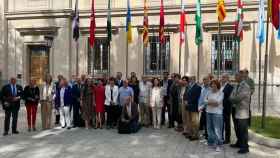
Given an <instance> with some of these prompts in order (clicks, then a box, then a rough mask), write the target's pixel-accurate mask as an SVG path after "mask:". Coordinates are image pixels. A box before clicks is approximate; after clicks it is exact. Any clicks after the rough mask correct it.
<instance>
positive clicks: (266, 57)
mask: <svg viewBox="0 0 280 158" xmlns="http://www.w3.org/2000/svg"><path fill="white" fill-rule="evenodd" d="M267 8H268V7H267ZM266 28H267V31H266V45H265V56H264V80H263V109H262V128H263V129H264V128H265V116H266V89H267V87H266V86H267V67H268V34H269V11H268V9H267V23H266Z"/></svg>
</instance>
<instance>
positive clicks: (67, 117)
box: [59, 106, 71, 127]
mask: <svg viewBox="0 0 280 158" xmlns="http://www.w3.org/2000/svg"><path fill="white" fill-rule="evenodd" d="M59 113H60V125H61V127H71V114H70V107H69V106H63V107H60V109H59Z"/></svg>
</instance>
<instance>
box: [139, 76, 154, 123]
mask: <svg viewBox="0 0 280 158" xmlns="http://www.w3.org/2000/svg"><path fill="white" fill-rule="evenodd" d="M139 89H140V93H139V108H140V118H141V120H140V123H141V124H142V125H144V126H149V125H150V124H151V122H150V109H149V102H150V92H151V85H150V84H149V83H148V81H147V78H146V77H145V76H142V81H141V82H140V84H139Z"/></svg>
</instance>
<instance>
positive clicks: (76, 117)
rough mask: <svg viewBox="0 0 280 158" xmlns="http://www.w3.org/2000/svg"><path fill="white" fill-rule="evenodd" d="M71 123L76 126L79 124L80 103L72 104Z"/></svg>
mask: <svg viewBox="0 0 280 158" xmlns="http://www.w3.org/2000/svg"><path fill="white" fill-rule="evenodd" d="M73 125H74V126H76V127H80V126H81V115H80V103H79V102H76V103H74V104H73Z"/></svg>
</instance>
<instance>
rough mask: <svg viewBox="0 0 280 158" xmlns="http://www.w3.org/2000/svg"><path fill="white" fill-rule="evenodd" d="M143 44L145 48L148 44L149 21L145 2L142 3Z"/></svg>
mask: <svg viewBox="0 0 280 158" xmlns="http://www.w3.org/2000/svg"><path fill="white" fill-rule="evenodd" d="M143 43H144V46H145V47H147V46H148V43H149V19H148V6H147V0H145V1H144V19H143Z"/></svg>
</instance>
